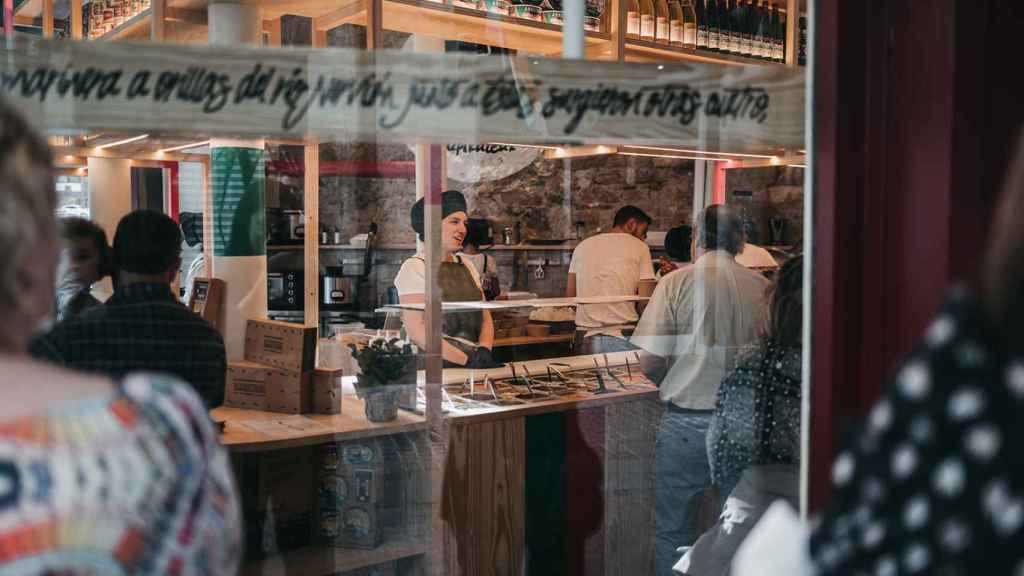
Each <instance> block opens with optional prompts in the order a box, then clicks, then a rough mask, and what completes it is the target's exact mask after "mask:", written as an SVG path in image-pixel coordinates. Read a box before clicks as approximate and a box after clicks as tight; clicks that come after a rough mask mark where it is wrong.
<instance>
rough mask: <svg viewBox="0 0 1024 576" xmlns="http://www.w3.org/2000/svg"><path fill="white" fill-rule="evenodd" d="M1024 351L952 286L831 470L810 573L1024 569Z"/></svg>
mask: <svg viewBox="0 0 1024 576" xmlns="http://www.w3.org/2000/svg"><path fill="white" fill-rule="evenodd" d="M1022 413H1024V358H1022V357H1021V356H1020V355H1017V354H1014V353H1012V352H1011V351H1010V350H1009V349H1008V348H1007V347H1006V346H1004V344H1003V343H1002V339H1001V337H1000V335H999V333H998V328H997V326H995V325H994V324H993V323H992V321H991V320H990V319H989V316H988V314H987V313H986V312H985V310H984V309H983V308H982V307H981V305H980V303H979V302H978V301H976V300H974V299H973V298H971V297H970V296H969V295H968V294H967V293H966V291H965V290H963V289H959V288H958V289H955V290H954V291H953V292H952V293H951V295H950V297H949V299H948V301H947V303H946V305H945V306H944V307H943V309H942V311H941V313H940V314H939V315H938V317H937V318H936V319H935V320H934V321H933V322H932V324H931V326H930V327H929V328H928V331H927V333H926V335H925V337H924V341H923V342H922V343H921V344H920V345H919V346H918V347H917V348H916V349H915V351H914V352H913V354H912V355H911V356H910V357H909V358H908V359H907V360H906V362H904V364H903V366H902V367H901V369H900V370H899V372H898V373H897V375H896V377H895V379H894V381H893V382H892V383H891V384H890V385H889V386H888V388H887V389H886V391H885V393H884V394H883V396H882V397H881V398H880V399H879V401H878V403H877V404H875V406H874V408H873V409H872V410H871V413H870V414H869V415H868V417H867V419H866V421H865V423H864V425H863V426H861V427H859V428H858V429H857V430H855V431H854V434H853V435H851V437H850V439H849V441H848V443H847V445H846V447H845V448H844V449H843V451H842V452H840V454H839V455H838V457H837V458H836V460H835V463H834V466H833V468H832V481H833V490H834V496H833V498H832V501H831V503H830V504H829V507H828V509H827V510H826V511H825V513H824V514H823V515H822V516H821V518H820V519H819V522H818V524H817V527H816V528H815V530H814V532H813V535H812V536H811V555H812V558H813V561H814V564H815V567H816V573H817V574H818V575H821V576H825V575H831V574H837V575H838V574H881V575H892V576H897V575H901V574H939V575H964V576H966V575H974V574H979V575H981V574H1024V466H1022V465H1021V460H1020V455H1021V451H1022V450H1024V434H1022V430H1024V426H1022V423H1021V414H1022Z"/></svg>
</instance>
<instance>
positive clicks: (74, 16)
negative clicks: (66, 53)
mask: <svg viewBox="0 0 1024 576" xmlns="http://www.w3.org/2000/svg"><path fill="white" fill-rule="evenodd" d="M70 5H71V39H72V40H81V39H82V0H70Z"/></svg>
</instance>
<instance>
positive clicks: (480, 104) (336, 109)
mask: <svg viewBox="0 0 1024 576" xmlns="http://www.w3.org/2000/svg"><path fill="white" fill-rule="evenodd" d="M0 55H2V58H0V92H2V93H4V94H5V95H6V96H7V97H8V98H11V99H12V100H14V101H15V102H16V104H18V105H19V106H21V107H23V108H24V109H25V110H27V111H28V112H29V113H30V114H31V115H32V116H33V118H35V120H36V121H37V122H39V123H40V124H41V125H42V126H43V127H45V128H46V129H48V130H51V131H82V130H89V131H94V130H104V131H121V132H135V133H138V132H147V133H150V134H160V133H163V134H168V135H175V134H180V135H186V134H187V135H197V136H198V135H207V136H249V137H252V136H266V137H284V138H320V139H325V140H329V139H331V138H348V139H351V138H354V137H355V138H363V139H369V140H385V141H398V140H405V141H408V140H416V139H420V140H429V141H434V142H538V143H612V144H615V143H618V144H622V143H634V144H647V145H658V144H661V145H672V146H680V147H692V148H700V149H704V150H709V151H715V150H720V151H729V152H762V153H763V152H774V151H781V150H782V149H797V148H804V147H805V146H804V129H803V119H804V74H803V71H802V70H795V69H787V68H784V67H779V66H746V67H734V66H728V67H726V66H719V65H713V64H698V63H685V64H664V65H656V64H641V63H623V62H601V61H584V60H545V59H538V58H513V59H508V58H500V57H479V56H465V55H427V54H408V53H402V52H388V51H380V52H369V51H354V50H335V49H330V50H324V49H315V50H314V49H289V48H284V49H281V48H247V47H230V48H225V47H221V46H186V45H176V44H154V43H142V44H131V43H107V42H72V41H67V40H58V41H46V40H36V39H28V38H18V39H17V41H15V42H13V43H10V44H9V45H8V46H7V47H5V48H2V49H0Z"/></svg>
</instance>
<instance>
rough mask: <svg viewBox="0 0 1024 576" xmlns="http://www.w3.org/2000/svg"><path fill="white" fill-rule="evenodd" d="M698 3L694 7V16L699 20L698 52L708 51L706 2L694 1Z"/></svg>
mask: <svg viewBox="0 0 1024 576" xmlns="http://www.w3.org/2000/svg"><path fill="white" fill-rule="evenodd" d="M693 1H694V2H696V5H695V6H694V15H695V17H696V19H697V42H696V47H697V50H707V48H708V12H707V10H706V9H705V8H704V0H693Z"/></svg>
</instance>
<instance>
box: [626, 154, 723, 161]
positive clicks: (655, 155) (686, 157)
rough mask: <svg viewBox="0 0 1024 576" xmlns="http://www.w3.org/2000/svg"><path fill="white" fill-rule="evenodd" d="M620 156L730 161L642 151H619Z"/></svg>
mask: <svg viewBox="0 0 1024 576" xmlns="http://www.w3.org/2000/svg"><path fill="white" fill-rule="evenodd" d="M619 155H620V156H643V157H646V158H675V159H677V160H714V161H717V162H730V161H731V160H732V159H731V158H713V157H709V156H677V155H674V154H644V153H643V152H619Z"/></svg>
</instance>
